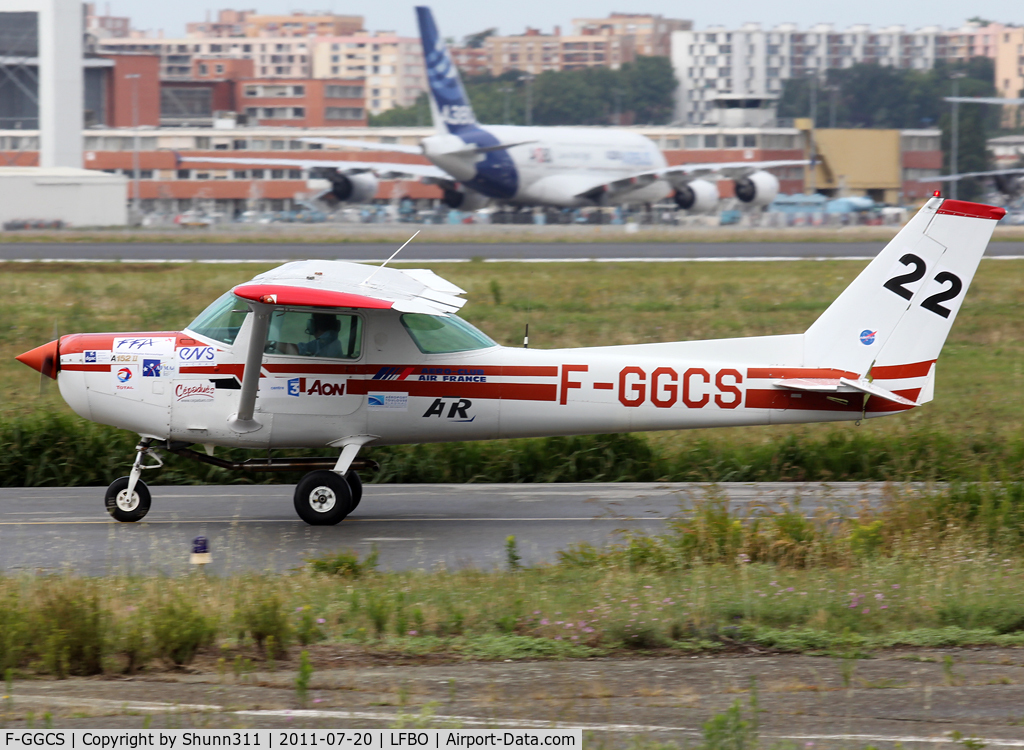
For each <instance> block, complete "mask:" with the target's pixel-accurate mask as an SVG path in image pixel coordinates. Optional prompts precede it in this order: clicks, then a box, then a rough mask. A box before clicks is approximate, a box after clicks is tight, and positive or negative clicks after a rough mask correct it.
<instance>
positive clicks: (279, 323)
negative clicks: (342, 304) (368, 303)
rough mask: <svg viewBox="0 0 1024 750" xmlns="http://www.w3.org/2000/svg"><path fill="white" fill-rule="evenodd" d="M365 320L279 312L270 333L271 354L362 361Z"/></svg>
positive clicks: (332, 315)
mask: <svg viewBox="0 0 1024 750" xmlns="http://www.w3.org/2000/svg"><path fill="white" fill-rule="evenodd" d="M362 341H363V319H362V318H360V317H359V316H358V315H344V314H339V313H326V312H303V311H301V310H275V311H274V313H273V314H272V315H271V316H270V329H269V331H268V332H267V347H266V352H267V354H291V355H296V354H297V355H299V356H301V357H330V358H332V359H359V355H360V354H361V353H362V352H361V350H362Z"/></svg>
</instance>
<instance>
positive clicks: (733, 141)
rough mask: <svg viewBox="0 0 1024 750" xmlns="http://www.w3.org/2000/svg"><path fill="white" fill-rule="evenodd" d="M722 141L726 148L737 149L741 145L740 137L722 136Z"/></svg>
mask: <svg viewBox="0 0 1024 750" xmlns="http://www.w3.org/2000/svg"><path fill="white" fill-rule="evenodd" d="M722 140H723V144H722V145H723V146H724V147H725V148H736V147H737V146H738V145H739V137H738V136H735V135H726V136H722Z"/></svg>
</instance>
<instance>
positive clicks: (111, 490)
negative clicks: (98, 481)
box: [103, 477, 153, 523]
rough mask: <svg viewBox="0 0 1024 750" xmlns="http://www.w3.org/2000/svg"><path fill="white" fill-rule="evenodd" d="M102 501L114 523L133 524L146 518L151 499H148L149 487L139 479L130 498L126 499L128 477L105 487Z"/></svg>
mask: <svg viewBox="0 0 1024 750" xmlns="http://www.w3.org/2000/svg"><path fill="white" fill-rule="evenodd" d="M103 501H104V503H106V506H107V513H109V514H110V515H111V516H113V517H114V520H115V521H120V522H121V523H134V522H135V521H141V520H142V519H143V518H145V517H146V514H147V513H149V506H150V505H151V504H152V502H153V498H152V497H150V494H149V487H147V486H146V483H145V482H143V481H142V480H141V479H140V480H139V481H137V482H136V483H135V491H134V492H132V496H131V497H128V477H120V478H119V479H115V480H114V481H113V482H111V483H110V486H109V487H107V494H106V496H105V497H104V498H103Z"/></svg>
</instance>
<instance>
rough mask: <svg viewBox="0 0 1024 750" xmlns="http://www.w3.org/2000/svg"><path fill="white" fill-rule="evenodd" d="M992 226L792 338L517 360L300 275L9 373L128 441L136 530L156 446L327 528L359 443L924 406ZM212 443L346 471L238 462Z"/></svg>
mask: <svg viewBox="0 0 1024 750" xmlns="http://www.w3.org/2000/svg"><path fill="white" fill-rule="evenodd" d="M1004 213H1005V211H1004V210H1003V209H1002V208H997V207H993V206H985V205H981V204H976V203H967V202H963V201H954V200H943V199H941V198H939V197H935V198H932V199H931V200H930V201H928V203H927V204H926V205H925V206H924V208H922V209H921V210H920V211H919V212H918V214H917V215H916V216H915V217H914V218H913V219H912V220H911V221H910V222H909V223H908V224H907V226H906V227H904V228H903V230H902V231H901V232H900V233H899V234H898V235H897V236H896V237H895V238H894V239H893V240H892V242H890V243H889V244H888V245H887V246H886V247H885V249H884V250H882V252H881V253H880V254H879V255H878V256H877V257H876V258H875V259H874V260H873V261H872V262H871V263H870V264H869V265H868V266H867V268H865V269H864V271H863V272H862V273H861V274H860V275H859V276H858V277H857V278H856V279H855V280H854V281H853V283H852V284H850V286H849V287H848V288H847V289H846V290H845V291H844V292H843V293H842V294H841V295H840V296H839V298H838V299H837V300H836V301H835V302H834V303H833V304H832V305H831V306H830V307H829V308H828V309H827V310H826V311H825V312H824V313H823V314H822V315H821V317H820V318H818V320H816V321H815V322H814V324H813V325H811V327H810V328H808V329H807V331H805V332H804V333H796V334H789V335H783V336H760V337H754V338H743V339H720V340H713V341H677V342H670V343H660V344H636V345H629V346H608V347H592V348H583V349H555V350H547V351H544V350H536V349H519V348H509V347H504V346H499V345H498V344H496V343H495V342H494V341H492V340H491V339H490V338H488V337H487V336H486V335H485V334H483V333H481V332H480V331H478V330H477V329H475V328H474V327H473V326H471V325H469V324H468V323H466V322H465V321H463V320H461V319H460V318H458V317H457V316H456V315H455V313H456V311H458V310H459V309H460V308H461V307H462V305H463V304H464V302H465V301H464V300H463V299H461V298H459V297H458V296H457V295H459V294H462V293H463V290H461V289H459V288H458V287H456V286H455V285H454V284H451V283H449V282H447V281H445V280H444V279H442V278H440V277H438V276H436V275H435V274H434V273H433V272H431V271H426V270H396V269H392V268H386V267H381V268H374V267H370V266H364V265H358V264H353V263H345V262H341V261H325V260H309V261H299V262H294V263H287V264H285V265H283V266H281V267H279V268H276V269H274V270H272V271H269V272H267V273H264V274H261V275H259V276H257V277H256V278H254V279H253V280H252V281H249V282H246V283H244V284H241V285H239V286H236V287H235V288H234V289H232V290H231V291H229V292H228V293H226V294H225V295H224V296H223V297H221V298H220V299H218V300H217V301H215V302H214V303H213V304H212V305H210V306H209V307H208V308H207V309H206V310H205V311H203V312H202V313H201V314H200V315H199V317H197V318H196V319H195V320H194V321H193V322H192V324H191V325H189V326H188V327H187V328H186V329H185V330H184V331H168V332H160V333H105V334H99V333H90V334H75V335H69V336H62V337H61V338H60V339H59V340H57V341H51V342H50V343H49V344H45V345H43V346H41V347H38V348H36V349H33V350H32V351H29V352H26V353H24V354H22V355H21V356H19V357H18V359H19V360H20V361H22V362H24V363H25V364H27V365H29V366H31V367H33V368H35V369H36V370H39V371H40V372H42V373H44V374H46V375H49V376H50V377H52V378H56V379H57V381H58V383H59V386H60V391H61V395H62V396H63V397H64V400H65V401H67V403H68V404H69V405H70V406H71V408H72V409H73V410H74V411H75V412H77V413H78V414H80V415H81V416H83V417H85V418H86V419H91V420H93V421H95V422H100V423H103V424H108V425H113V426H115V427H119V428H122V429H125V430H131V431H133V432H137V433H138V434H139V435H140V436H141V441H140V443H139V446H138V454H137V456H136V458H135V463H134V465H133V466H132V469H131V473H130V474H129V475H128V476H126V477H121V478H120V479H118V480H117V481H115V482H114V483H113V484H111V485H110V487H109V488H108V490H107V494H106V506H107V510H108V511H109V512H110V514H111V515H112V516H113V517H114V518H115V519H117V520H118V521H138V520H139V519H141V518H143V517H144V516H145V515H146V513H147V512H148V510H149V507H150V493H149V490H148V489H147V488H146V485H145V484H144V483H143V482H142V481H140V474H141V473H142V470H143V469H147V468H155V467H156V466H159V465H160V457H159V456H158V455H157V454H156V453H155V452H154V448H156V447H160V448H163V449H165V450H169V451H171V452H174V453H177V454H180V455H185V456H188V457H190V458H194V459H197V460H201V461H206V462H208V463H213V464H215V465H220V466H226V467H228V468H237V469H248V470H275V469H288V470H295V469H296V468H299V467H307V468H310V469H314V470H313V471H310V472H309V473H308V474H306V475H305V476H304V477H303V478H302V480H301V481H300V482H299V484H298V486H297V487H296V489H295V510H296V511H297V512H298V514H299V516H300V517H301V518H302V519H303V520H304V521H306V522H307V523H310V524H336V523H338V522H339V521H341V520H342V519H343V518H345V516H347V515H348V514H349V513H350V512H351V511H352V510H353V509H354V508H355V507H356V505H357V504H358V503H359V500H360V496H361V494H362V486H361V483H360V480H359V476H358V474H357V473H356V471H355V470H356V469H358V468H361V467H365V466H366V465H367V464H368V463H370V462H367V461H364V460H359V459H357V454H358V453H359V450H360V448H362V447H363V446H367V445H387V444H396V443H419V442H441V441H455V440H488V439H493V438H511V437H528V436H546V435H578V434H588V433H607V432H626V431H640V430H679V429H690V428H695V427H718V426H726V425H729V426H733V425H756V424H786V423H795V422H826V421H840V420H858V419H865V418H870V417H880V416H886V415H889V414H895V413H898V412H902V411H906V410H908V409H912V408H914V407H915V406H920V405H921V404H923V403H926V402H927V401H930V400H931V398H932V394H933V391H934V384H935V361H936V359H937V358H938V356H939V351H940V350H941V349H942V345H943V342H944V341H945V339H946V336H947V334H948V333H949V330H950V327H951V326H952V325H953V320H954V319H955V318H956V314H957V311H958V310H959V309H960V305H961V303H962V302H963V298H964V294H965V292H966V291H967V287H968V286H969V285H970V283H971V279H972V278H973V276H974V272H975V270H976V269H977V267H978V262H979V261H980V259H981V256H982V254H983V253H984V251H985V247H986V246H987V245H988V241H989V238H990V237H991V235H992V230H993V229H994V227H995V225H996V222H997V221H998V220H999V219H1000V218H1002V216H1003V215H1004ZM196 444H198V445H202V446H203V447H204V448H205V451H203V452H200V451H194V450H192V449H191V448H190V447H189V446H192V445H196ZM216 446H232V447H237V448H253V449H259V450H261V451H269V450H270V449H282V448H314V447H324V446H326V447H330V448H335V449H339V450H340V455H338V456H337V458H335V457H330V458H327V459H270V458H267V459H249V460H247V461H243V462H230V461H225V460H223V459H220V458H217V457H216V456H215V455H214V449H215V447H216ZM147 456H148V457H150V461H151V463H150V464H149V465H147V463H146V461H145V459H146V457H147ZM153 462H155V463H153Z"/></svg>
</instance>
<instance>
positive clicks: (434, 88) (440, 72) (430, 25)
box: [416, 5, 476, 134]
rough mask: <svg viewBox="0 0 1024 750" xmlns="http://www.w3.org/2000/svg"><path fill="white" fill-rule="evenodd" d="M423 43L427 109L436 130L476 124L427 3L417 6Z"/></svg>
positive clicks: (444, 130) (449, 131) (451, 129)
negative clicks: (428, 106)
mask: <svg viewBox="0 0 1024 750" xmlns="http://www.w3.org/2000/svg"><path fill="white" fill-rule="evenodd" d="M416 19H417V20H418V21H419V26H420V41H421V42H422V44H423V61H424V66H425V67H426V70H427V85H428V86H429V87H430V113H431V115H432V116H433V118H434V127H435V128H436V129H437V131H438V132H439V133H455V134H457V133H459V132H460V131H462V130H465V129H468V128H475V127H476V116H475V115H474V114H473V107H472V106H470V104H469V97H468V96H466V89H464V88H463V86H462V79H461V78H460V77H459V71H458V69H457V68H456V67H455V64H454V63H453V62H452V58H451V55H450V54H449V53H448V46H447V45H446V44H445V43H444V39H443V38H442V37H441V34H440V33H439V32H438V30H437V24H435V23H434V15H433V14H432V13H431V12H430V8H427V7H426V6H422V5H420V6H417V7H416Z"/></svg>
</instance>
